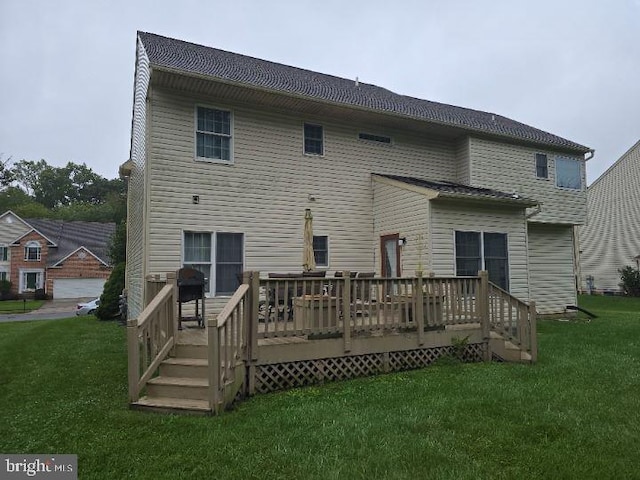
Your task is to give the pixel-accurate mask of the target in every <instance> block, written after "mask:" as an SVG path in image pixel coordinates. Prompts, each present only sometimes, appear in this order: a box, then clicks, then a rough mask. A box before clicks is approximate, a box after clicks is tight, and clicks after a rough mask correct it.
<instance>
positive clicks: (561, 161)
mask: <svg viewBox="0 0 640 480" xmlns="http://www.w3.org/2000/svg"><path fill="white" fill-rule="evenodd" d="M556 185H557V186H558V187H563V188H571V189H573V190H582V176H581V175H580V162H579V161H577V160H574V159H572V158H564V157H558V158H556Z"/></svg>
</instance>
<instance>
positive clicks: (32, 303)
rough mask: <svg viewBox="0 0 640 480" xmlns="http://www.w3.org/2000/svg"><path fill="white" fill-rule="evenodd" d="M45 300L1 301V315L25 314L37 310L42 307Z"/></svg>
mask: <svg viewBox="0 0 640 480" xmlns="http://www.w3.org/2000/svg"><path fill="white" fill-rule="evenodd" d="M43 303H44V300H27V301H26V302H25V301H23V300H3V301H0V314H5V313H24V312H31V311H32V310H37V309H38V308H40V307H41V306H42V304H43Z"/></svg>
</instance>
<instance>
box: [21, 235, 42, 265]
mask: <svg viewBox="0 0 640 480" xmlns="http://www.w3.org/2000/svg"><path fill="white" fill-rule="evenodd" d="M29 248H37V249H38V255H37V257H38V258H36V259H33V258H29V255H28V254H27V249H29ZM41 260H42V246H41V245H40V242H36V241H35V240H30V241H28V242H27V243H25V244H24V261H25V262H39V261H41Z"/></svg>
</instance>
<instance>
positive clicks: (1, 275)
mask: <svg viewBox="0 0 640 480" xmlns="http://www.w3.org/2000/svg"><path fill="white" fill-rule="evenodd" d="M5 280H7V272H5V271H4V270H1V271H0V282H2V281H5Z"/></svg>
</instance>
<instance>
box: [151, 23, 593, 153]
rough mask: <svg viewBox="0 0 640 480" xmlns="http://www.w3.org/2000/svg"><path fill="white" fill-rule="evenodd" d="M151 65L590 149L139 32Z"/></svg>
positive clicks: (477, 115) (491, 119) (488, 118)
mask: <svg viewBox="0 0 640 480" xmlns="http://www.w3.org/2000/svg"><path fill="white" fill-rule="evenodd" d="M138 36H139V38H140V40H141V41H142V45H143V46H144V49H145V52H146V54H147V56H148V58H149V62H150V65H151V67H156V68H158V67H159V68H165V69H169V70H173V71H179V72H183V73H185V74H195V75H202V76H207V77H211V79H214V80H220V81H223V82H231V83H235V84H240V85H246V86H248V87H254V88H261V89H266V90H271V91H274V92H279V93H283V94H289V95H296V96H302V97H307V98H309V99H311V100H318V101H323V102H329V103H333V104H338V105H344V106H351V107H356V108H364V109H368V110H373V111H376V112H379V113H386V114H389V115H395V116H402V117H407V118H412V119H416V120H422V121H425V122H430V123H435V124H439V125H446V126H451V127H458V128H462V129H465V130H468V131H472V132H477V133H483V134H488V135H493V136H498V137H506V138H510V139H516V140H520V141H525V142H531V143H535V144H540V145H547V146H549V147H557V148H561V149H564V150H570V151H574V152H577V153H586V152H589V151H590V150H591V149H590V148H589V147H585V146H584V145H580V144H578V143H575V142H572V141H570V140H567V139H564V138H561V137H558V136H557V135H553V134H551V133H548V132H545V131H543V130H539V129H537V128H534V127H530V126H528V125H525V124H524V123H520V122H516V121H515V120H511V119H509V118H507V117H503V116H501V115H496V114H493V113H487V112H481V111H478V110H471V109H468V108H462V107H456V106H453V105H447V104H444V103H438V102H432V101H429V100H421V99H419V98H413V97H408V96H406V95H399V94H397V93H394V92H391V91H389V90H387V89H385V88H381V87H378V86H376V85H371V84H367V83H362V82H358V83H357V84H356V82H355V81H354V80H350V79H345V78H340V77H335V76H332V75H325V74H322V73H317V72H313V71H310V70H304V69H302V68H296V67H290V66H287V65H283V64H280V63H274V62H269V61H266V60H260V59H257V58H253V57H248V56H245V55H239V54H237V53H232V52H228V51H225V50H218V49H216V48H210V47H206V46H203V45H197V44H194V43H189V42H184V41H181V40H176V39H172V38H168V37H163V36H160V35H156V34H153V33H146V32H138Z"/></svg>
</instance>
